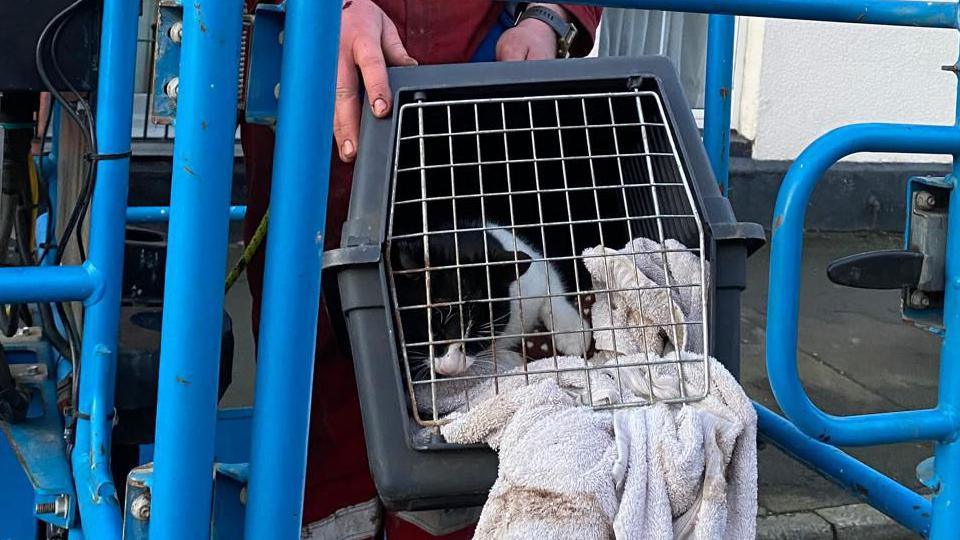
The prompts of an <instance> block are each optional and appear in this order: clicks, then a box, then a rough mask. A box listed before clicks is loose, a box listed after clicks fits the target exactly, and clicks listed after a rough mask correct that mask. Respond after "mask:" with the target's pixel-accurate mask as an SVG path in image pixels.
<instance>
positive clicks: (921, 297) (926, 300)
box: [910, 291, 930, 308]
mask: <svg viewBox="0 0 960 540" xmlns="http://www.w3.org/2000/svg"><path fill="white" fill-rule="evenodd" d="M910 304H912V305H913V306H914V307H921V308H926V307H930V297H928V296H927V295H926V294H924V292H923V291H913V294H911V295H910Z"/></svg>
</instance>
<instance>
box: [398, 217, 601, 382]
mask: <svg viewBox="0 0 960 540" xmlns="http://www.w3.org/2000/svg"><path fill="white" fill-rule="evenodd" d="M482 225H483V223H482V222H480V221H476V222H474V223H466V222H464V220H460V229H480V228H481V226H482ZM502 227H503V226H501V225H498V224H496V223H492V222H487V223H486V226H485V227H484V228H485V229H487V230H486V231H480V230H476V231H471V232H461V233H457V241H456V242H454V238H453V234H441V235H432V236H430V240H429V242H428V243H429V249H430V252H429V253H430V267H431V268H438V267H446V266H450V267H453V266H455V265H457V262H458V261H457V252H458V251H459V264H460V272H459V277H458V275H457V271H456V269H452V268H451V269H446V270H431V272H430V300H431V304H441V305H440V306H435V307H433V308H432V309H433V311H432V313H431V323H432V324H431V326H432V332H429V333H428V332H427V321H426V310H422V309H421V310H409V311H405V312H402V313H403V314H404V315H402V316H401V320H402V321H403V328H404V335H405V341H406V342H407V343H415V342H421V343H422V342H427V341H432V342H437V341H441V342H446V341H449V342H450V343H449V344H446V343H444V344H443V345H437V346H435V347H434V351H433V368H434V371H435V372H436V374H437V375H440V376H447V377H454V376H458V375H462V374H464V373H465V372H466V371H467V369H469V368H470V367H471V366H472V365H473V364H474V363H475V362H477V361H484V362H491V361H492V357H493V355H494V353H495V351H496V350H499V351H504V350H516V349H517V346H518V345H519V344H520V339H521V338H520V337H519V335H520V334H524V333H529V332H532V331H534V330H535V329H536V328H537V327H539V326H542V327H544V328H546V330H547V331H549V332H558V333H557V334H555V335H554V340H555V343H556V349H557V353H558V354H564V355H577V356H585V355H586V351H587V350H588V349H589V347H590V341H591V332H590V324H589V323H588V322H587V321H585V320H583V318H582V317H581V316H580V313H579V311H578V309H577V308H576V307H574V304H575V303H576V300H575V298H574V297H570V296H554V295H560V294H567V293H569V291H568V290H567V289H566V286H565V285H564V283H563V280H562V279H561V277H560V274H559V273H558V272H557V269H556V268H554V266H553V264H552V263H550V262H548V261H544V260H543V258H544V257H543V254H541V253H540V252H539V251H538V250H537V249H535V248H534V247H532V246H531V245H530V244H529V243H528V242H526V241H524V240H523V239H522V238H520V237H519V236H516V235H515V234H514V233H513V232H512V231H511V230H509V229H506V228H502ZM451 228H452V227H450V226H449V225H447V226H445V227H443V228H441V229H440V230H449V229H451ZM484 237H485V238H484ZM484 239H486V242H484ZM457 248H459V250H458V249H457ZM392 251H393V254H392V255H393V259H392V260H393V261H394V262H393V270H394V271H397V270H417V269H423V268H424V266H425V265H424V257H423V239H422V237H418V238H408V239H402V240H399V241H396V242H395V243H394V244H393V248H392ZM485 253H486V256H485ZM486 262H489V263H491V264H489V265H487V264H485V263H486ZM514 262H515V264H504V263H514ZM498 263H499V264H498ZM488 271H489V278H490V279H489V286H488V281H487V272H488ZM518 275H519V280H518V279H517V276H518ZM424 281H425V280H424V273H423V272H418V273H399V274H395V288H396V292H397V300H398V304H399V305H400V306H412V305H423V304H424V300H425V295H424V290H425V283H424ZM458 286H459V290H458ZM548 295H550V296H552V298H548ZM458 298H459V299H460V300H461V301H462V302H463V317H462V319H461V313H460V309H459V307H458V305H457V304H456V303H457V302H458ZM491 299H494V300H493V301H490V300H491ZM498 299H499V300H498ZM446 303H454V304H453V305H443V304H446ZM413 313H421V314H422V316H410V315H411V314H413ZM404 319H405V320H404ZM461 323H462V324H461ZM430 334H432V336H431V335H430ZM500 336H503V337H500ZM494 342H495V348H494ZM428 356H429V355H427V354H423V355H422V359H423V360H424V361H426V360H427V357H428ZM496 356H497V359H498V360H502V359H503V358H517V357H518V355H516V354H509V355H500V354H497V355H496ZM424 367H425V368H426V369H423V368H421V369H420V370H418V371H417V373H419V374H421V375H422V374H423V373H422V372H426V374H427V376H428V377H429V364H426V363H425V365H424ZM411 368H413V366H411ZM415 375H416V373H415Z"/></svg>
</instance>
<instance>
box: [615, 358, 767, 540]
mask: <svg viewBox="0 0 960 540" xmlns="http://www.w3.org/2000/svg"><path fill="white" fill-rule="evenodd" d="M683 357H685V358H688V359H692V358H693V355H691V354H690V353H684V355H683ZM624 361H630V359H629V358H627V359H624ZM709 362H710V371H711V373H710V392H709V394H708V395H707V397H706V398H704V399H703V400H701V401H696V402H693V403H690V404H685V405H667V404H664V403H657V404H655V405H652V406H649V407H642V408H634V409H621V410H618V411H617V412H616V414H615V415H614V432H615V441H616V445H617V449H618V453H617V456H618V457H617V467H616V468H615V474H614V478H615V480H616V481H617V484H618V486H622V490H621V497H620V507H619V508H620V510H619V512H618V513H617V518H616V522H615V531H616V538H618V539H626V538H696V539H700V538H702V539H711V540H712V539H716V538H729V539H740V538H753V537H754V534H755V528H756V521H755V520H756V512H757V448H756V436H757V427H756V425H757V418H756V412H755V411H754V409H753V406H752V405H751V403H750V400H749V399H748V398H747V397H746V395H745V394H744V393H743V389H742V388H741V387H740V385H739V384H737V381H736V380H735V379H734V378H733V376H732V375H730V373H729V372H728V371H727V370H726V369H725V368H724V367H723V365H721V364H720V363H719V362H717V361H716V360H715V359H713V358H711V359H710V360H709ZM658 370H659V371H662V373H661V374H660V375H655V376H654V379H655V380H657V379H658V378H659V377H663V378H668V377H670V376H674V374H675V373H676V371H675V370H674V369H673V368H672V366H669V365H667V364H665V365H661V366H657V367H656V368H655V369H654V371H658ZM702 377H703V369H702V367H701V365H700V364H698V363H695V364H688V365H686V366H685V368H684V379H685V381H686V382H687V385H688V386H694V387H698V386H700V384H702V383H701V381H700V380H697V379H701V380H702ZM639 380H640V381H642V386H640V388H641V389H643V390H646V388H648V386H647V378H646V377H642V378H639ZM625 384H626V386H627V387H628V388H631V389H633V388H634V385H633V384H632V383H631V381H630V380H627V378H626V377H625ZM663 387H665V388H670V387H673V388H675V385H672V384H670V383H666V384H663ZM667 517H672V520H673V523H672V527H671V526H669V525H670V521H669V520H668V519H667Z"/></svg>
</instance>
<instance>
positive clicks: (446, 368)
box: [433, 343, 469, 377]
mask: <svg viewBox="0 0 960 540" xmlns="http://www.w3.org/2000/svg"><path fill="white" fill-rule="evenodd" d="M467 367H469V363H468V361H467V356H466V355H465V354H464V352H463V344H462V343H454V344H453V345H450V347H449V348H448V349H447V352H446V354H444V355H443V356H442V357H440V358H436V359H434V361H433V369H434V371H436V372H437V373H438V374H439V375H443V376H446V377H452V376H456V375H461V374H462V373H463V372H464V371H466V369H467Z"/></svg>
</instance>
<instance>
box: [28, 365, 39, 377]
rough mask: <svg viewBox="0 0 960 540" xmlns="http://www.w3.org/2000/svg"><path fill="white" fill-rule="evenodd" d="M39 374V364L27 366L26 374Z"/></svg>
mask: <svg viewBox="0 0 960 540" xmlns="http://www.w3.org/2000/svg"><path fill="white" fill-rule="evenodd" d="M39 374H40V366H38V365H32V366H28V367H27V375H39Z"/></svg>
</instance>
